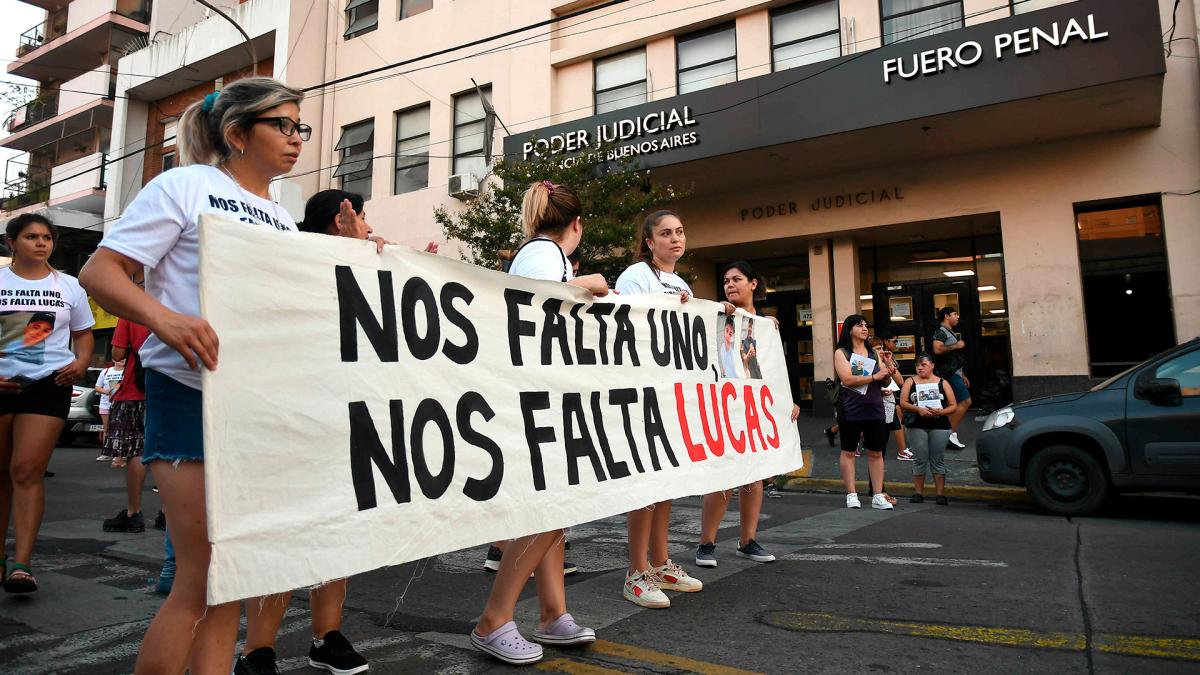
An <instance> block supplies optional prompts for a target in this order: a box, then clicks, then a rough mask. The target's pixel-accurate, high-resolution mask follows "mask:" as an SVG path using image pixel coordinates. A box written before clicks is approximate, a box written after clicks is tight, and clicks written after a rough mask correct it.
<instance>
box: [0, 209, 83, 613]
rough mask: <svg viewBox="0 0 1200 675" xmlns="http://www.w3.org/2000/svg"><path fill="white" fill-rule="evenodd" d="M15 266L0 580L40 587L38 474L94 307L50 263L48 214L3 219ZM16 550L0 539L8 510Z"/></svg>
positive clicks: (4, 345)
mask: <svg viewBox="0 0 1200 675" xmlns="http://www.w3.org/2000/svg"><path fill="white" fill-rule="evenodd" d="M5 234H6V235H7V240H8V241H7V243H8V247H9V249H11V250H12V264H11V265H9V266H8V267H5V268H3V269H0V300H3V302H2V303H0V304H2V307H0V473H3V474H5V475H4V476H3V478H2V479H0V580H3V586H4V590H5V591H8V592H9V593H31V592H33V591H36V590H37V589H38V584H37V579H35V578H34V576H33V571H32V570H31V569H30V567H29V560H30V558H31V557H32V555H33V544H34V542H35V541H37V533H38V528H39V527H41V524H42V512H43V511H44V509H45V503H46V499H45V490H44V488H43V486H42V479H43V477H44V476H45V473H46V465H47V464H49V463H50V454H51V453H52V452H54V443H55V441H57V440H58V436H59V434H60V433H61V432H62V430H63V426H64V425H65V424H66V421H67V414H68V412H69V411H70V408H71V392H72V385H74V384H75V382H76V381H78V380H79V378H80V377H82V376H83V373H84V372H85V371H86V370H87V366H88V361H89V360H90V359H91V357H92V346H93V338H92V326H93V325H95V323H96V322H95V320H94V319H92V309H91V306H90V305H88V299H87V295H85V294H84V292H83V289H82V288H80V286H79V282H78V281H76V280H75V277H72V276H70V275H67V274H63V273H62V272H58V271H56V270H55V269H54V268H52V267H51V266H50V262H49V260H50V256H51V254H53V253H54V246H55V244H56V243H58V230H56V229H55V227H54V225H53V223H51V222H50V221H49V220H48V219H46V217H45V216H41V215H38V214H36V213H26V214H22V215H20V216H17V217H16V218H13V219H12V220H10V221H8V225H7V227H6V228H5ZM10 505H11V516H12V521H13V525H14V527H13V530H14V532H13V534H14V536H15V539H16V544H17V545H16V554H15V555H14V556H13V563H12V564H11V565H9V564H8V556H7V551H5V550H4V548H3V547H4V544H3V543H2V542H3V538H4V537H6V536H7V532H8V521H9V515H10V508H9V507H10Z"/></svg>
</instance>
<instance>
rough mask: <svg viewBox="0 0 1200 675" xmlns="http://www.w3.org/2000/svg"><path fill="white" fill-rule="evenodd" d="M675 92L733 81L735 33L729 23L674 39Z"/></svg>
mask: <svg viewBox="0 0 1200 675" xmlns="http://www.w3.org/2000/svg"><path fill="white" fill-rule="evenodd" d="M675 60H676V61H677V63H678V68H679V93H680V94H686V93H688V92H690V91H698V90H700V89H707V88H708V87H715V86H717V85H719V84H726V83H728V82H736V81H737V33H736V32H735V31H734V27H733V25H732V24H730V25H727V26H722V27H720V28H715V29H712V30H706V31H703V32H700V33H693V34H691V35H688V36H685V37H681V38H679V39H678V40H676V42H675Z"/></svg>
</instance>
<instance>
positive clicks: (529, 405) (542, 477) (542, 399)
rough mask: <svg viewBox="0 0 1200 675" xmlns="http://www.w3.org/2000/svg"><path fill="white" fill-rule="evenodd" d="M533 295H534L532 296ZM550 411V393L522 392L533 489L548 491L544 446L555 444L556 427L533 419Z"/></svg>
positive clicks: (522, 417) (522, 406)
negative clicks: (538, 411) (544, 464)
mask: <svg viewBox="0 0 1200 675" xmlns="http://www.w3.org/2000/svg"><path fill="white" fill-rule="evenodd" d="M530 295H532V294H530ZM549 409H550V392H546V391H523V392H521V419H522V420H523V421H524V422H525V442H526V443H528V444H529V468H530V470H531V471H533V489H535V490H545V489H546V470H545V469H544V468H543V467H542V444H543V443H553V442H554V440H555V436H554V427H539V426H538V425H537V422H536V421H534V419H533V413H534V411H537V410H549Z"/></svg>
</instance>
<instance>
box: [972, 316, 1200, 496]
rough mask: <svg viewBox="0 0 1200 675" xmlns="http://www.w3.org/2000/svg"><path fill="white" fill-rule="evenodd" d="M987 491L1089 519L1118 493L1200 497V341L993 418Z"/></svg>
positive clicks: (985, 469) (985, 453)
mask: <svg viewBox="0 0 1200 675" xmlns="http://www.w3.org/2000/svg"><path fill="white" fill-rule="evenodd" d="M976 447H977V449H978V455H979V473H980V475H981V476H982V477H983V479H984V480H986V481H988V482H990V483H1003V484H1006V485H1024V486H1025V488H1026V489H1027V490H1028V491H1029V496H1030V497H1032V498H1033V501H1034V502H1035V503H1037V504H1038V506H1040V507H1042V508H1043V509H1045V510H1047V511H1050V512H1051V513H1056V514H1060V515H1066V516H1077V515H1083V514H1086V513H1091V512H1092V511H1095V510H1096V509H1098V508H1099V507H1100V506H1101V505H1102V504H1103V503H1104V501H1105V500H1106V499H1107V498H1108V496H1109V494H1111V493H1112V492H1114V491H1137V492H1145V491H1152V490H1178V491H1189V492H1191V491H1197V490H1200V338H1195V339H1193V340H1191V341H1189V342H1186V343H1184V344H1182V345H1179V346H1178V347H1174V348H1172V349H1168V350H1167V351H1165V352H1163V353H1162V354H1159V355H1158V356H1155V357H1153V358H1151V359H1149V360H1147V361H1145V362H1143V363H1140V364H1138V365H1136V366H1134V367H1133V368H1130V369H1129V370H1126V371H1125V372H1123V373H1121V374H1120V375H1116V376H1115V377H1112V378H1110V379H1108V380H1105V381H1104V382H1101V383H1100V384H1098V385H1096V386H1095V387H1093V388H1092V389H1091V390H1090V391H1087V392H1080V393H1075V394H1062V395H1059V396H1050V397H1048V398H1039V399H1034V400H1032V401H1025V402H1023V403H1017V404H1014V405H1011V406H1007V407H1004V408H1001V409H1000V410H997V411H996V412H994V413H992V414H991V415H988V418H987V421H986V422H984V425H983V434H982V435H981V436H980V437H979V441H978V443H977V445H976Z"/></svg>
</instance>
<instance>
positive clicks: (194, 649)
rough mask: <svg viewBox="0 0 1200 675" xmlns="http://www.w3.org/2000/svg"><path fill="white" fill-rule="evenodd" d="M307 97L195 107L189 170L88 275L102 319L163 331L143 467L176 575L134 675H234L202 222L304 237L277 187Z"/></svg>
mask: <svg viewBox="0 0 1200 675" xmlns="http://www.w3.org/2000/svg"><path fill="white" fill-rule="evenodd" d="M303 97H304V95H303V93H301V92H300V91H298V90H295V89H292V88H290V87H287V86H286V85H284V84H282V83H280V82H277V81H275V80H273V79H270V78H265V77H250V78H245V79H242V80H238V81H236V82H234V83H232V84H230V85H229V86H227V87H226V88H225V89H223V90H221V91H220V92H213V93H211V94H209V95H208V96H206V97H205V98H204V100H203V101H197V102H196V103H194V104H192V105H191V106H190V107H189V108H188V109H187V110H186V111H185V112H184V114H183V116H182V118H181V119H180V120H179V128H178V133H177V136H178V138H179V146H180V150H181V154H182V156H183V158H184V165H185V166H182V167H180V168H178V169H173V170H171V171H165V172H163V173H162V174H161V175H159V176H158V177H156V178H155V179H154V180H152V181H150V183H148V184H147V185H146V186H145V187H144V188H142V191H141V192H140V193H139V194H138V196H137V198H135V199H134V201H133V203H132V204H130V205H129V207H128V208H127V209H126V210H125V213H124V215H123V216H122V217H121V219H120V220H119V221H118V222H117V223H116V224H115V225H114V226H113V228H112V229H111V230H109V231H108V233H107V234H106V236H105V238H104V239H103V240H102V241H101V242H100V247H99V248H98V249H97V251H96V253H95V254H94V255H93V256H92V257H91V259H90V260H89V261H88V263H87V265H86V266H85V267H84V269H83V271H82V272H81V273H80V281H81V283H82V284H83V285H84V287H85V288H87V289H88V291H89V292H90V293H91V295H92V297H93V298H95V299H96V301H97V302H98V303H99V304H100V305H101V306H102V307H104V308H105V309H107V310H108V311H110V312H112V313H113V314H116V315H117V316H120V317H122V318H125V319H128V320H131V321H134V322H136V323H140V324H142V325H144V326H147V327H148V328H150V330H151V332H152V336H151V338H150V339H149V340H148V341H147V342H146V344H145V346H144V347H143V349H142V350H141V352H140V354H141V358H142V363H143V365H144V366H145V368H146V371H147V372H146V400H147V410H146V441H145V449H144V455H143V459H142V461H143V462H144V463H146V464H149V465H150V469H151V471H152V473H153V474H154V479H155V483H157V484H158V486H159V489H160V493H161V495H162V500H163V509H164V511H165V512H166V514H167V526H168V528H169V531H170V535H171V539H172V541H173V543H174V544H175V550H176V556H177V571H176V579H175V584H174V587H173V588H172V591H171V594H170V595H169V596H168V597H167V600H166V601H165V602H164V603H163V605H162V607H161V608H160V609H159V611H158V614H157V615H156V616H155V618H154V620H153V621H152V622H151V624H150V627H149V629H148V630H147V631H146V635H145V638H144V639H143V641H142V646H141V650H140V652H139V653H138V659H137V665H136V666H135V671H134V672H135V673H139V674H140V673H153V674H155V675H157V674H159V673H181V672H183V671H184V669H185V668H189V669H190V672H192V673H193V674H195V675H201V674H208V673H220V674H221V675H224V674H226V673H229V672H230V670H231V662H232V659H233V648H234V642H235V641H236V638H237V618H238V613H239V609H240V603H237V602H230V603H225V604H221V605H215V606H209V605H208V604H207V576H206V575H207V569H208V562H209V555H210V545H209V543H208V537H207V518H206V514H205V496H204V465H203V461H204V448H203V429H202V414H201V392H200V381H201V379H200V367H201V366H203V367H205V368H208V369H210V370H212V369H215V368H216V367H217V352H218V339H217V335H216V333H215V332H214V331H213V329H212V326H210V325H209V324H208V322H207V321H205V320H204V319H202V318H200V317H199V314H200V293H199V262H200V250H199V248H200V243H199V221H200V217H201V215H202V214H204V213H212V214H227V215H228V214H229V213H231V210H226V207H223V206H222V204H226V205H228V204H229V203H231V202H232V203H235V204H236V203H237V202H242V203H244V204H246V205H249V206H251V207H252V209H251V210H245V209H242V210H240V212H239V213H237V215H236V216H235V217H237V218H239V219H241V220H242V221H243V222H246V223H248V224H251V225H257V226H265V227H274V228H276V229H278V230H285V231H295V230H296V226H295V223H294V222H293V221H292V218H291V216H289V215H288V214H287V212H286V211H285V210H283V209H280V208H279V206H278V204H276V203H275V202H274V201H273V200H272V199H271V195H270V191H269V186H270V182H271V180H273V179H274V178H276V177H277V176H281V175H283V174H286V173H287V172H289V171H290V170H291V169H292V167H293V166H295V163H296V160H297V159H298V158H299V155H300V150H301V147H302V145H303V141H304V140H307V139H308V137H309V136H310V135H311V133H312V129H311V127H309V126H307V125H305V124H301V123H300V105H299V104H300V101H301V100H302V99H303ZM341 226H342V229H341V230H340V231H339V234H340V235H341V236H346V237H353V238H357V239H365V238H366V237H367V236H368V232H367V230H366V227H365V223H364V222H362V221H361V220H359V219H352V220H347V221H343V222H342V223H341ZM144 267H148V268H150V269H151V271H152V274H151V275H150V277H149V279H148V280H147V284H146V288H145V290H143V289H142V288H140V287H139V286H137V285H136V284H134V283H133V281H132V278H133V277H134V276H135V274H136V273H137V272H139V271H140V270H142V268H144Z"/></svg>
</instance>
